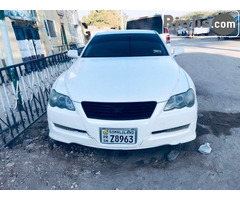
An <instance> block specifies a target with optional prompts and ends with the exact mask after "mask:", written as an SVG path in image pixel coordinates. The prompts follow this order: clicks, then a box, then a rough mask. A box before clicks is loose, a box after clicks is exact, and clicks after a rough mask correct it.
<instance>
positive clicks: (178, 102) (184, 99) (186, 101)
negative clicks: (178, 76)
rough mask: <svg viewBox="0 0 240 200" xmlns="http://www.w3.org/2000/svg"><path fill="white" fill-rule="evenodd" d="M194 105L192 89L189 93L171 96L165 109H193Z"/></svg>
mask: <svg viewBox="0 0 240 200" xmlns="http://www.w3.org/2000/svg"><path fill="white" fill-rule="evenodd" d="M194 103H195V95H194V91H193V89H191V88H190V89H189V90H188V91H186V92H184V93H181V94H176V95H173V96H171V97H170V99H169V100H168V102H167V104H166V106H165V108H164V111H169V110H173V109H180V108H184V107H192V106H193V105H194Z"/></svg>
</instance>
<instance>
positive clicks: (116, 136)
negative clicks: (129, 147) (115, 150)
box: [100, 128, 137, 144]
mask: <svg viewBox="0 0 240 200" xmlns="http://www.w3.org/2000/svg"><path fill="white" fill-rule="evenodd" d="M100 139H101V143H103V144H136V142H137V129H136V128H100Z"/></svg>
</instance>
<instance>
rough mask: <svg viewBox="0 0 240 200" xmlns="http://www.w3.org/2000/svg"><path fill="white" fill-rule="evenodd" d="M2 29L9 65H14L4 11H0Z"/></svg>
mask: <svg viewBox="0 0 240 200" xmlns="http://www.w3.org/2000/svg"><path fill="white" fill-rule="evenodd" d="M0 27H1V33H2V40H3V44H4V49H5V52H6V55H7V65H14V59H13V54H12V49H11V45H10V40H9V36H8V31H7V24H6V22H5V16H4V10H0Z"/></svg>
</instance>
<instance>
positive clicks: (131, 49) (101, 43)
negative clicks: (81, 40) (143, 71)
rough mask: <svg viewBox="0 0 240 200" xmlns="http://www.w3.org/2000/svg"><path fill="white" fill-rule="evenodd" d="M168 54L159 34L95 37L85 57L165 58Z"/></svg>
mask: <svg viewBox="0 0 240 200" xmlns="http://www.w3.org/2000/svg"><path fill="white" fill-rule="evenodd" d="M164 55H168V52H167V50H166V48H165V46H164V44H163V43H162V41H161V39H160V38H159V36H158V35H157V34H142V33H137V34H112V35H110V34H109V35H99V36H95V37H94V38H93V39H92V41H91V42H90V44H89V45H88V47H87V49H86V50H85V52H84V54H83V57H129V56H164Z"/></svg>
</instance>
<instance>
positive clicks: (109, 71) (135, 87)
mask: <svg viewBox="0 0 240 200" xmlns="http://www.w3.org/2000/svg"><path fill="white" fill-rule="evenodd" d="M180 77H181V75H180V68H179V66H178V65H177V64H176V62H175V61H174V60H173V59H172V58H171V57H170V56H161V57H129V58H80V59H78V60H77V61H76V62H75V63H74V65H73V66H72V67H71V68H70V69H69V70H68V71H67V72H66V73H65V74H64V76H62V77H61V80H60V82H62V84H63V83H64V85H65V87H66V91H67V93H68V95H69V96H70V98H71V99H72V100H73V101H76V102H81V101H95V102H139V101H157V102H161V101H166V100H168V99H169V97H170V95H171V94H172V92H173V90H174V89H175V87H176V85H178V84H179V81H180V82H184V83H181V84H180V85H181V86H183V87H187V85H188V83H187V79H186V78H185V79H184V80H180V79H182V78H180Z"/></svg>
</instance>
